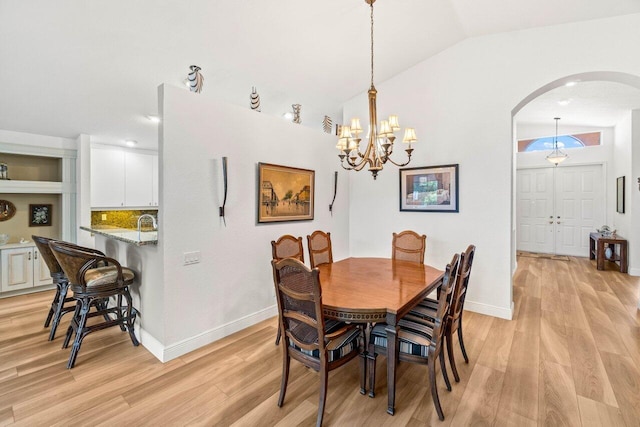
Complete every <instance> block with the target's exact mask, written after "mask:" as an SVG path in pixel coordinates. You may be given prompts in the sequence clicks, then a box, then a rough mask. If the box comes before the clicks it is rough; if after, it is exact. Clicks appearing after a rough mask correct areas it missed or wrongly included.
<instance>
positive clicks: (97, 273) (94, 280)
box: [84, 265, 136, 288]
mask: <svg viewBox="0 0 640 427" xmlns="http://www.w3.org/2000/svg"><path fill="white" fill-rule="evenodd" d="M135 276H136V275H135V273H134V272H133V271H132V270H131V269H129V268H127V267H122V277H123V278H124V281H125V283H127V284H128V283H131V282H132V281H133V278H134V277H135ZM117 279H118V269H117V268H116V266H115V265H110V266H107V267H98V268H92V269H90V270H87V272H86V273H85V274H84V280H85V282H86V283H87V287H88V288H94V287H97V286H105V285H109V284H115V283H116V280H117Z"/></svg>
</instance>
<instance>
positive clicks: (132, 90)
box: [0, 0, 640, 148]
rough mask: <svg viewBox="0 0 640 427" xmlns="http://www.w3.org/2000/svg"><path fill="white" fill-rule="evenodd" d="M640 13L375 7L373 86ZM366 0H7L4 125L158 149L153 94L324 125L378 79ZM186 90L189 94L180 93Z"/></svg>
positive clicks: (0, 71)
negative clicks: (514, 41) (472, 48)
mask: <svg viewBox="0 0 640 427" xmlns="http://www.w3.org/2000/svg"><path fill="white" fill-rule="evenodd" d="M638 12H640V1H638V0H563V1H562V2H559V1H557V0H537V1H531V0H483V1H480V0H379V1H377V2H376V4H375V22H376V25H375V42H376V66H375V72H376V78H375V80H376V82H380V81H383V80H385V79H388V78H390V77H391V76H393V75H395V74H397V73H399V72H401V71H403V70H405V69H407V68H408V67H410V66H412V65H414V64H416V63H418V62H420V61H422V60H424V59H426V58H428V57H430V56H432V55H434V54H436V53H438V52H440V51H442V50H444V49H446V48H448V47H450V46H452V45H454V44H456V43H457V42H459V41H461V40H463V39H465V38H467V37H474V36H478V35H483V34H490V33H498V32H504V31H512V30H520V29H527V28H532V27H537V26H546V25H554V24H561V23H566V22H575V21H583V20H589V19H596V18H603V17H610V16H615V15H623V14H630V13H638ZM368 56H369V10H368V6H367V5H366V4H365V2H364V0H323V1H315V2H311V1H305V0H279V1H277V2H274V1H264V0H234V1H221V0H191V1H188V2H187V1H184V0H180V1H178V0H136V1H130V0H109V1H86V0H56V1H51V0H21V1H12V0H0V129H6V130H13V131H19V132H31V133H38V134H45V135H53V136H61V137H68V138H76V137H77V135H78V134H80V133H86V134H90V135H92V136H93V140H94V141H99V142H105V143H114V144H119V143H122V141H123V140H124V139H136V140H138V141H139V142H140V147H142V148H144V147H154V146H156V140H157V136H156V133H157V131H156V125H154V124H152V123H151V122H149V121H148V120H147V119H145V116H146V115H149V114H157V86H158V85H160V84H162V83H169V84H174V85H181V84H182V81H183V79H184V78H185V77H186V74H187V73H188V67H189V65H192V64H196V65H199V66H200V67H201V68H202V72H203V75H204V77H205V82H204V90H203V93H202V94H200V95H194V96H208V97H212V98H215V99H220V100H223V101H226V102H231V103H235V104H241V105H246V106H248V105H249V93H250V92H251V86H257V88H258V92H259V93H260V96H261V100H262V107H263V109H262V110H263V113H266V114H277V115H280V114H282V113H284V112H285V111H287V110H290V105H291V104H292V103H300V104H302V105H303V107H302V119H303V124H305V125H308V126H313V127H317V128H320V127H321V119H322V116H323V115H324V114H328V115H331V116H333V117H334V120H335V118H336V117H337V116H338V115H339V114H340V106H341V104H342V103H343V102H344V101H346V100H348V99H349V98H351V97H353V96H354V95H356V94H358V93H360V92H363V91H365V90H366V89H367V88H368V82H369V59H368ZM185 90H186V89H185Z"/></svg>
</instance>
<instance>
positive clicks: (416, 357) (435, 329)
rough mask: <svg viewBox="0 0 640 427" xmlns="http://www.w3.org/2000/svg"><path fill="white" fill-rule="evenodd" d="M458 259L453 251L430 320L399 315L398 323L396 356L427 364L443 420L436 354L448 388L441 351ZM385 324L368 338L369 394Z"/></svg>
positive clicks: (384, 346)
mask: <svg viewBox="0 0 640 427" xmlns="http://www.w3.org/2000/svg"><path fill="white" fill-rule="evenodd" d="M459 263H460V256H459V255H458V254H455V255H454V256H453V258H452V259H451V262H450V263H449V264H447V267H446V269H445V273H444V278H443V280H442V285H441V289H442V291H441V292H440V300H439V301H438V310H437V311H436V315H435V318H434V321H433V323H427V322H421V321H419V320H420V319H418V321H413V320H410V319H407V317H408V316H405V317H404V318H402V319H400V321H399V322H398V325H399V327H400V329H399V330H398V335H397V337H398V341H399V345H398V349H399V352H398V359H399V360H400V361H401V362H411V363H419V364H426V365H427V370H428V372H429V385H430V388H431V397H432V398H433V404H434V405H435V407H436V412H437V413H438V418H439V419H440V420H441V421H442V420H444V414H443V412H442V407H441V406H440V398H439V397H438V389H437V386H436V368H435V364H436V358H438V359H440V368H441V370H442V375H443V376H444V380H445V383H446V386H447V390H449V391H451V383H450V382H449V378H448V376H447V370H446V368H445V360H444V353H443V351H442V350H443V348H442V346H443V343H444V332H445V317H446V315H447V313H448V311H449V301H450V300H451V297H450V295H451V294H452V292H453V291H454V287H455V282H456V274H457V272H458V266H459ZM386 327H387V324H386V323H378V324H376V325H375V326H374V327H373V329H372V330H371V338H370V339H369V387H370V389H371V394H372V395H373V394H374V392H375V381H376V359H377V356H378V355H380V354H382V355H384V356H387V357H388V355H387V331H386V330H385V328H386Z"/></svg>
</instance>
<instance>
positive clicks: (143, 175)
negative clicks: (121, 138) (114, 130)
mask: <svg viewBox="0 0 640 427" xmlns="http://www.w3.org/2000/svg"><path fill="white" fill-rule="evenodd" d="M157 158H158V156H157V155H156V154H145V153H139V152H134V151H124V150H118V149H109V148H92V150H91V207H92V208H123V207H126V208H141V207H148V206H158V202H157V197H154V191H157V184H156V183H157V174H158V170H157V167H156V168H154V165H157ZM154 186H155V187H156V188H154Z"/></svg>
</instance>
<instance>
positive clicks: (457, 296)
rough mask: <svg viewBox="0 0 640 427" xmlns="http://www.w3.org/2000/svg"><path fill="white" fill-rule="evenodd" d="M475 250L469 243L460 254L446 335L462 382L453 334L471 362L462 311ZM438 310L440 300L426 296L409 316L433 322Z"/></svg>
mask: <svg viewBox="0 0 640 427" xmlns="http://www.w3.org/2000/svg"><path fill="white" fill-rule="evenodd" d="M475 252H476V247H475V246H474V245H469V246H468V247H467V249H466V250H465V251H464V252H463V253H462V254H461V255H460V272H459V274H458V277H457V283H456V286H455V289H454V291H453V296H452V299H451V304H450V307H449V314H448V316H447V319H446V328H445V337H446V342H447V354H448V355H449V365H451V371H453V377H454V378H455V380H456V382H460V376H459V375H458V369H457V367H456V362H455V358H454V355H453V334H454V333H455V332H457V333H458V342H459V343H460V350H462V356H463V357H464V361H465V363H469V357H468V356H467V350H466V349H465V347H464V338H463V334H462V313H463V309H464V301H465V299H466V296H467V289H468V288H469V278H470V277H471V266H472V265H473V257H474V255H475ZM437 310H438V301H437V300H434V299H431V298H425V299H424V300H423V301H422V302H420V304H418V305H417V306H416V307H415V308H414V309H413V310H411V312H410V313H409V316H417V317H421V318H423V319H425V320H427V321H431V322H432V321H433V319H434V318H435V315H436V312H437Z"/></svg>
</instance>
